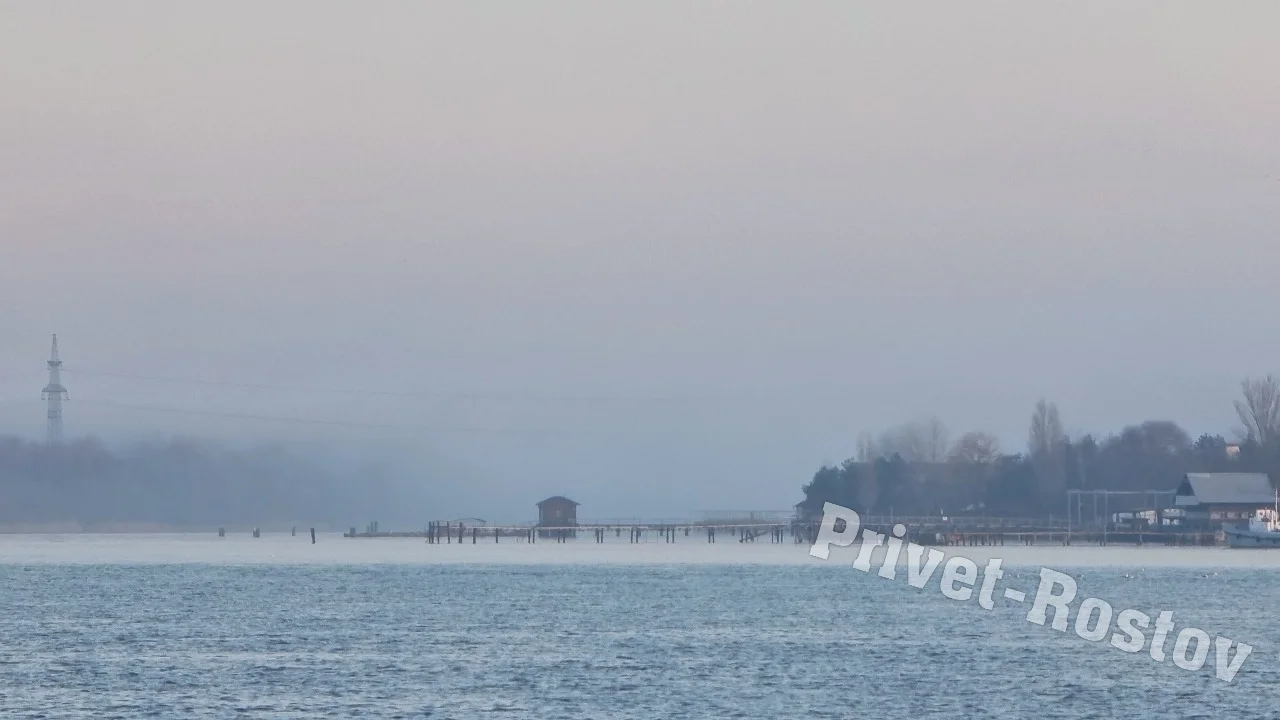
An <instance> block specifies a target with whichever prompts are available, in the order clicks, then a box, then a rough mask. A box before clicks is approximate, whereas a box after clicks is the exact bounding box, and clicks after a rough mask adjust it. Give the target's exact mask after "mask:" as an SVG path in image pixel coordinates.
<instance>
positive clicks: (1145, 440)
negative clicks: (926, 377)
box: [799, 375, 1280, 517]
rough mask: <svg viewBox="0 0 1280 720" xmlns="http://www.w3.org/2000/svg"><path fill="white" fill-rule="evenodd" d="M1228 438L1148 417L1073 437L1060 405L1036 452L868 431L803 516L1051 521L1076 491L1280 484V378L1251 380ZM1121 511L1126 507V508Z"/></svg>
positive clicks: (1031, 435) (933, 421)
mask: <svg viewBox="0 0 1280 720" xmlns="http://www.w3.org/2000/svg"><path fill="white" fill-rule="evenodd" d="M1235 410H1236V415H1237V417H1238V419H1239V422H1240V425H1239V427H1238V428H1236V430H1235V431H1234V432H1233V435H1234V438H1233V439H1232V440H1228V439H1227V438H1226V437H1224V436H1223V435H1220V434H1212V433H1202V434H1200V435H1199V436H1197V437H1194V438H1193V437H1192V435H1191V434H1190V433H1188V432H1187V431H1186V430H1184V429H1183V428H1182V427H1180V426H1179V425H1178V424H1177V423H1175V422H1173V421H1170V420H1147V421H1145V422H1141V423H1137V424H1135V425H1130V426H1127V427H1125V428H1123V429H1121V430H1120V431H1119V432H1116V433H1112V434H1110V435H1108V436H1106V437H1101V438H1100V437H1098V436H1095V435H1093V434H1085V435H1081V436H1079V437H1075V438H1072V437H1068V435H1067V433H1066V432H1065V431H1064V430H1063V424H1062V418H1061V415H1060V414H1059V411H1058V407H1057V405H1056V404H1055V403H1052V402H1049V401H1047V400H1044V399H1041V400H1040V401H1039V402H1038V403H1036V406H1035V408H1034V410H1033V411H1032V414H1031V420H1030V423H1029V428H1028V433H1027V446H1026V448H1025V450H1023V451H1019V452H1013V453H1010V452H1005V451H1004V450H1003V449H1002V448H1001V447H1000V442H999V440H998V439H997V438H996V437H995V436H994V435H992V434H990V433H986V432H981V431H970V432H965V433H963V434H961V435H960V436H959V437H958V438H956V439H955V440H954V441H952V440H951V438H950V435H949V433H948V431H947V427H946V425H945V424H944V423H943V422H942V421H941V420H939V419H937V418H930V419H929V420H926V421H921V422H911V423H907V424H906V425H903V426H900V427H897V428H893V429H891V430H889V431H886V432H884V433H882V434H881V435H880V436H879V437H873V436H871V435H870V434H863V435H862V436H861V437H860V438H859V439H858V441H857V445H856V451H855V454H854V455H853V456H852V457H850V458H849V459H848V460H845V461H844V462H842V463H840V464H839V465H826V466H823V467H821V468H819V469H818V471H817V472H816V473H814V475H813V478H812V480H810V481H809V482H808V483H807V484H805V485H803V486H802V487H801V491H802V492H803V494H804V499H803V500H802V501H801V503H800V504H799V507H800V508H801V510H803V511H806V512H810V513H821V510H822V505H823V503H826V502H833V503H836V504H839V505H843V506H845V507H849V508H852V509H854V510H857V511H858V512H862V513H867V514H871V515H898V516H926V515H948V516H958V515H989V516H1002V517H1045V516H1049V515H1058V516H1061V515H1064V514H1065V513H1066V502H1067V500H1066V491H1067V490H1071V489H1081V490H1103V489H1105V490H1163V491H1169V490H1173V489H1174V488H1175V487H1176V486H1177V484H1178V482H1179V480H1180V478H1181V476H1182V475H1183V474H1184V473H1188V472H1265V473H1269V474H1270V475H1271V477H1272V478H1273V479H1276V478H1280V380H1277V379H1276V378H1275V377H1274V376H1271V375H1268V376H1266V377H1265V378H1257V379H1246V380H1244V381H1243V382H1242V383H1241V396H1240V398H1239V399H1238V400H1236V401H1235ZM1117 509H1118V508H1117Z"/></svg>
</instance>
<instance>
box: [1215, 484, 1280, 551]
mask: <svg viewBox="0 0 1280 720" xmlns="http://www.w3.org/2000/svg"><path fill="white" fill-rule="evenodd" d="M1222 532H1223V534H1225V535H1226V536H1227V546H1228V547H1233V548H1280V489H1277V490H1276V507H1275V511H1274V512H1273V513H1272V515H1271V517H1269V518H1265V519H1264V518H1263V517H1262V512H1261V511H1260V512H1258V513H1256V514H1255V515H1254V516H1253V518H1251V519H1250V520H1249V525H1248V526H1247V527H1235V526H1230V525H1225V526H1223V528H1222Z"/></svg>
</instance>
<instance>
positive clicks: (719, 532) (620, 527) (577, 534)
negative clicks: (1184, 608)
mask: <svg viewBox="0 0 1280 720" xmlns="http://www.w3.org/2000/svg"><path fill="white" fill-rule="evenodd" d="M820 524H821V523H820V521H818V520H807V521H801V520H792V521H791V522H786V523H780V522H745V523H741V522H727V523H726V522H717V521H696V520H695V521H688V522H675V523H668V522H662V523H642V522H637V523H629V524H614V523H604V524H594V523H585V524H577V525H569V526H562V527H550V526H540V525H535V524H528V525H488V524H468V523H466V522H453V521H439V522H429V523H427V525H426V527H425V528H424V529H422V530H410V531H380V530H379V529H378V526H377V523H370V524H369V527H368V528H367V529H366V531H365V532H356V530H355V528H351V531H350V532H347V533H344V534H343V537H347V538H422V539H424V540H425V541H426V542H427V543H428V544H447V545H451V544H455V543H457V544H466V543H470V544H472V545H476V544H479V543H480V542H492V543H502V542H503V541H504V540H505V541H507V542H524V543H529V544H535V543H538V542H552V543H565V542H569V541H570V540H573V541H575V542H584V541H586V542H592V543H597V544H603V543H620V542H623V538H626V540H625V541H626V542H627V543H630V544H636V543H649V542H661V543H677V542H706V543H716V542H735V541H736V542H739V543H755V542H766V543H771V544H778V543H786V542H791V543H794V544H804V545H811V544H813V543H814V542H815V541H816V539H817V536H818V529H819V527H820ZM899 524H900V525H903V526H905V527H906V530H907V531H906V535H905V536H904V541H906V542H914V543H916V544H919V545H935V546H970V547H976V546H1000V545H1100V546H1101V545H1134V546H1143V545H1156V546H1193V545H1194V546H1212V545H1218V544H1221V543H1222V542H1223V541H1222V537H1221V534H1220V533H1216V532H1204V531H1197V532H1187V531H1175V530H1154V529H1153V530H1147V531H1135V530H1132V529H1128V528H1125V529H1114V530H1109V529H1106V528H1069V527H1068V526H1067V524H1066V522H1065V521H1058V520H1052V519H1033V518H949V519H944V518H918V517H904V518H895V517H874V516H872V517H864V518H863V520H862V527H863V528H866V529H869V530H871V531H872V532H877V533H880V534H882V535H889V534H891V533H892V531H893V528H894V526H896V525H899Z"/></svg>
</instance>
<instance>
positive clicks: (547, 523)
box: [538, 495, 578, 527]
mask: <svg viewBox="0 0 1280 720" xmlns="http://www.w3.org/2000/svg"><path fill="white" fill-rule="evenodd" d="M577 524H578V503H576V502H574V501H572V500H570V499H569V498H567V497H565V496H563V495H556V496H554V497H549V498H547V499H546V500H543V501H542V502H540V503H538V526H539V527H573V526H575V525H577Z"/></svg>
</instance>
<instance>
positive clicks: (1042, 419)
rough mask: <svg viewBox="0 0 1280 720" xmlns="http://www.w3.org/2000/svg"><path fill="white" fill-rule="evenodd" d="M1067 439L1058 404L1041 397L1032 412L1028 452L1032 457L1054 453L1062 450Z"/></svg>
mask: <svg viewBox="0 0 1280 720" xmlns="http://www.w3.org/2000/svg"><path fill="white" fill-rule="evenodd" d="M1066 441H1067V435H1066V433H1065V432H1063V431H1062V419H1061V418H1060V417H1059V416H1058V406H1057V405H1055V404H1053V403H1051V402H1048V401H1046V400H1045V399H1044V398H1040V401H1039V402H1037V403H1036V409H1035V412H1034V413H1032V414H1031V434H1030V437H1029V439H1028V440H1027V452H1028V454H1030V455H1031V456H1032V457H1035V456H1036V455H1041V454H1048V455H1054V454H1057V453H1058V451H1059V450H1061V449H1062V448H1063V447H1064V446H1065V445H1066Z"/></svg>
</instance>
